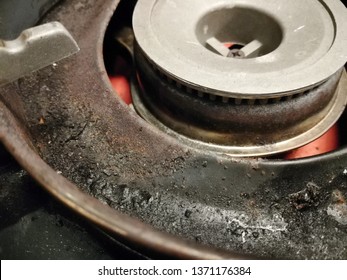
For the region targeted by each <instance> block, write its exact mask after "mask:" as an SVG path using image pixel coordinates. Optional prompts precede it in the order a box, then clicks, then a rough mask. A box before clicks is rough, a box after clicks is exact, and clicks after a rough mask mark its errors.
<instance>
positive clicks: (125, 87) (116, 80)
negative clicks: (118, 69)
mask: <svg viewBox="0 0 347 280" xmlns="http://www.w3.org/2000/svg"><path fill="white" fill-rule="evenodd" d="M109 78H110V81H111V84H112V87H113V89H114V90H115V92H116V93H117V94H118V96H119V97H120V98H121V99H122V100H123V101H124V102H125V103H126V104H128V105H129V104H131V103H132V99H131V93H130V85H129V81H128V79H127V78H126V77H125V76H122V75H117V76H109Z"/></svg>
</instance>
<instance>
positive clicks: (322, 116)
mask: <svg viewBox="0 0 347 280" xmlns="http://www.w3.org/2000/svg"><path fill="white" fill-rule="evenodd" d="M307 14H310V16H309V17H308V16H307ZM133 28H134V34H135V39H136V44H135V52H134V54H135V60H136V65H137V73H138V77H139V85H138V86H137V90H136V91H135V90H134V93H133V95H134V105H135V108H136V109H137V111H138V112H139V113H140V115H142V116H143V117H144V118H145V119H147V120H148V121H149V122H151V123H153V124H155V125H156V126H158V127H159V128H161V129H162V130H164V131H166V132H168V133H169V134H171V135H173V136H174V137H176V138H179V139H180V140H181V141H183V142H184V143H186V144H188V145H190V146H193V147H198V148H203V149H207V150H211V151H217V152H222V153H227V154H229V155H233V156H262V155H270V154H275V153H279V152H283V151H287V150H291V149H293V148H296V147H300V146H303V145H304V144H307V143H309V142H311V141H313V140H314V139H316V138H318V137H319V136H321V135H322V134H323V133H324V132H326V131H327V130H328V129H329V128H330V127H331V126H332V125H333V124H334V123H335V122H336V121H337V119H338V118H339V117H340V115H341V114H342V112H343V110H344V107H345V104H346V102H347V96H346V93H345V92H344V91H343V90H341V88H342V85H343V84H345V83H346V76H345V73H343V72H344V71H343V70H342V69H343V66H344V64H345V62H346V60H347V49H346V48H345V46H346V43H347V20H346V13H345V8H344V7H343V4H342V3H341V2H340V1H335V0H328V1H308V0H306V1H300V3H297V2H293V1H261V0H258V1H243V0H236V1H231V0H219V1H214V2H213V3H211V1H207V0H205V1H184V0H179V1H154V0H144V1H139V2H138V3H137V6H136V8H135V11H134V15H133Z"/></svg>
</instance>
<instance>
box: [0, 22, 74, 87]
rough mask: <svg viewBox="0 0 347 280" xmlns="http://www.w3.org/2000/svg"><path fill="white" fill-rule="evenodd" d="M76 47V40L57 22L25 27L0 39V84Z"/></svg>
mask: <svg viewBox="0 0 347 280" xmlns="http://www.w3.org/2000/svg"><path fill="white" fill-rule="evenodd" d="M78 51H79V48H78V46H77V44H76V42H75V41H74V39H73V38H72V37H71V35H70V34H69V32H68V31H67V30H66V29H65V27H64V26H63V25H61V24H60V23H59V22H51V23H46V24H43V25H40V26H36V27H32V28H29V29H26V30H24V31H23V32H22V33H21V35H20V36H19V37H18V38H17V39H16V40H12V41H4V40H1V39H0V86H2V85H4V84H6V83H10V82H13V81H15V80H17V79H18V78H20V77H22V76H25V75H27V74H30V73H31V72H33V71H37V70H39V69H41V68H44V67H46V66H48V65H51V64H53V63H54V62H57V61H59V60H61V59H63V58H66V57H68V56H70V55H72V54H75V53H76V52H78Z"/></svg>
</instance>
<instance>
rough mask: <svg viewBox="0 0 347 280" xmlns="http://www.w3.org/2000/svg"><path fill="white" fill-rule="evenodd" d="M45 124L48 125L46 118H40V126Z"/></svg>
mask: <svg viewBox="0 0 347 280" xmlns="http://www.w3.org/2000/svg"><path fill="white" fill-rule="evenodd" d="M45 123H46V120H45V118H44V117H40V118H39V124H40V125H43V124H45Z"/></svg>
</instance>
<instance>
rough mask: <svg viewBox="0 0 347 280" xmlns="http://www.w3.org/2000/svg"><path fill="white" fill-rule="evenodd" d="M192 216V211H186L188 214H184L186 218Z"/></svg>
mask: <svg viewBox="0 0 347 280" xmlns="http://www.w3.org/2000/svg"><path fill="white" fill-rule="evenodd" d="M191 215H192V211H190V210H186V212H184V216H185V217H186V218H190V216H191Z"/></svg>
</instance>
